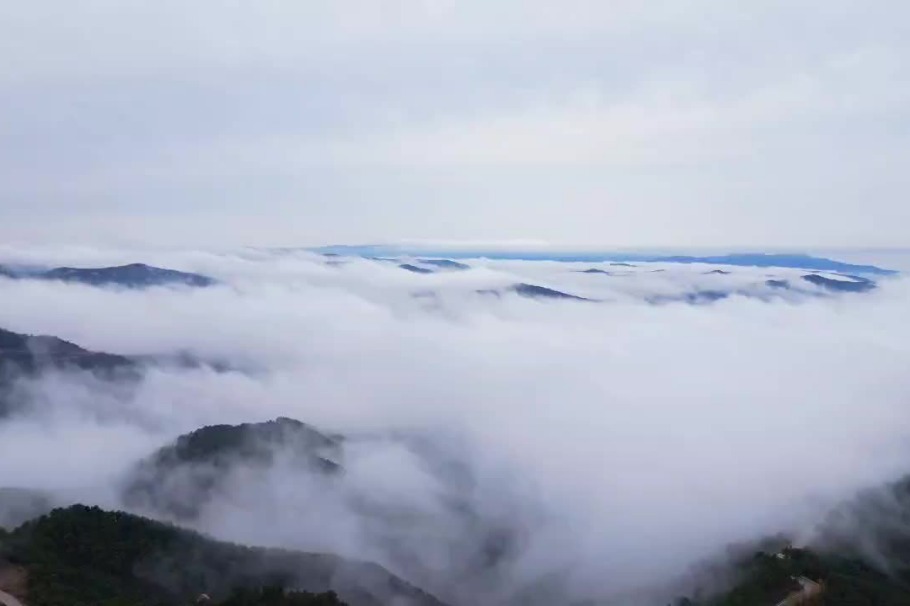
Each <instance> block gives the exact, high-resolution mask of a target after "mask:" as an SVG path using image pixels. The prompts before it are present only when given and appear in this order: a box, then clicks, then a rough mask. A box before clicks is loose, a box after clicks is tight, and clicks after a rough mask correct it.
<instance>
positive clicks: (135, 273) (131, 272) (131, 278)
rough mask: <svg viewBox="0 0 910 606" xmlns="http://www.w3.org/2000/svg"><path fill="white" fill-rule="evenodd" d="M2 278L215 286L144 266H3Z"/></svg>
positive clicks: (190, 276) (207, 280)
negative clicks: (35, 267) (22, 269)
mask: <svg viewBox="0 0 910 606" xmlns="http://www.w3.org/2000/svg"><path fill="white" fill-rule="evenodd" d="M0 275H3V276H5V277H8V278H14V279H31V280H58V281H61V282H75V283H79V284H88V285H90V286H121V287H124V288H147V287H150V286H172V285H173V286H178V285H179V286H193V287H200V288H203V287H207V286H213V285H214V284H216V283H217V282H216V281H215V280H214V279H213V278H209V277H208V276H203V275H201V274H194V273H187V272H182V271H176V270H173V269H165V268H162V267H153V266H151V265H145V264H144V263H131V264H129V265H120V266H117V267H56V268H54V269H48V270H30V271H15V270H12V269H10V268H8V267H7V268H3V267H0Z"/></svg>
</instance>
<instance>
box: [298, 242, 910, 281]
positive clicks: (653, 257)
mask: <svg viewBox="0 0 910 606" xmlns="http://www.w3.org/2000/svg"><path fill="white" fill-rule="evenodd" d="M311 250H312V251H314V252H317V253H321V254H326V253H334V254H341V255H346V256H354V257H367V258H373V257H387V258H395V257H419V256H428V255H433V256H438V257H445V258H448V259H477V258H485V259H491V260H511V261H558V262H566V263H603V262H612V263H614V264H616V265H620V266H631V264H634V263H679V264H693V263H701V264H706V265H732V266H740V267H789V268H793V269H805V270H812V271H831V272H839V273H848V274H869V275H881V276H884V275H895V274H897V273H898V272H896V271H893V270H889V269H883V268H881V267H876V266H874V265H859V264H853V263H845V262H842V261H837V260H834V259H828V258H825V257H815V256H812V255H807V254H800V253H784V254H781V253H763V252H750V253H732V254H724V255H704V256H700V255H666V254H645V253H628V252H609V251H589V252H579V251H565V250H562V251H561V250H557V249H546V250H512V249H510V250H503V249H483V248H472V249H457V250H456V249H453V250H446V249H440V248H434V249H429V248H427V247H409V246H394V245H378V244H366V245H354V246H346V245H338V246H325V247H321V248H316V249H311Z"/></svg>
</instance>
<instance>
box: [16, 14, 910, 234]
mask: <svg viewBox="0 0 910 606" xmlns="http://www.w3.org/2000/svg"><path fill="white" fill-rule="evenodd" d="M908 56H910V3H908V2H906V0H871V1H870V0H855V1H852V0H826V1H825V2H821V1H818V0H812V1H809V0H779V1H778V0H749V1H747V0H744V1H742V2H730V1H729V0H673V1H661V0H649V1H647V2H645V1H642V0H628V1H627V0H590V1H588V0H563V1H561V2H553V1H552V0H549V1H543V0H460V1H456V0H412V1H407V0H286V1H280V0H257V1H255V2H250V1H238V0H220V1H217V2H216V1H212V0H194V1H193V2H186V1H185V0H154V1H152V0H145V1H133V0H30V1H29V2H9V1H8V2H3V3H0V57H2V59H3V60H2V61H0V238H2V239H5V240H7V241H9V240H15V241H19V240H22V241H30V242H36V241H37V242H60V241H71V240H77V241H92V242H101V241H111V240H119V241H135V240H139V241H144V242H151V243H161V244H189V243H199V244H205V245H237V244H255V245H272V244H274V245H294V244H301V245H304V244H320V243H330V242H364V241H371V242H375V241H394V240H399V239H428V240H435V239H445V240H461V239H464V240H474V241H500V240H515V239H521V240H529V239H530V240H543V241H550V242H556V243H571V244H573V245H578V244H590V245H599V246H603V247H620V246H728V245H729V246H761V245H765V246H903V245H910V237H908V234H910V228H908V224H910V204H908V200H907V191H908V186H910V170H908V156H910V154H908V150H910V66H908V63H910V61H908Z"/></svg>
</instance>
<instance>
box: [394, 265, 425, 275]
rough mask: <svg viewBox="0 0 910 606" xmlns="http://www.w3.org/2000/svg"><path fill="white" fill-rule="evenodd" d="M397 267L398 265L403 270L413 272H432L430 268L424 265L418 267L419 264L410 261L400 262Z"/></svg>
mask: <svg viewBox="0 0 910 606" xmlns="http://www.w3.org/2000/svg"><path fill="white" fill-rule="evenodd" d="M398 267H400V268H401V269H403V270H405V271H409V272H411V273H414V274H431V273H433V270H432V269H427V268H426V267H419V266H417V265H413V264H411V263H402V264H401V265H399V266H398Z"/></svg>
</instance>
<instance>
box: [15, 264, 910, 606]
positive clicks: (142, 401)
mask: <svg viewBox="0 0 910 606" xmlns="http://www.w3.org/2000/svg"><path fill="white" fill-rule="evenodd" d="M135 254H136V251H134V250H133V251H130V250H123V251H117V250H113V249H111V250H107V251H105V250H91V249H84V250H83V251H82V253H81V257H80V258H81V259H82V260H83V261H85V262H88V261H89V260H92V261H95V260H100V259H124V260H126V259H127V258H129V257H131V256H132V255H135ZM149 254H150V255H151V256H152V258H153V259H154V260H155V262H159V263H162V264H167V265H168V266H171V267H178V268H180V269H185V270H189V271H200V272H202V273H207V274H209V275H212V276H214V277H217V278H219V279H222V280H224V281H225V282H226V284H225V285H223V286H218V287H213V288H208V289H196V290H194V289H181V288H174V289H171V288H153V289H148V290H145V291H115V290H105V289H98V288H90V287H84V286H78V285H63V284H57V283H45V282H28V281H19V282H13V281H5V280H0V290H2V295H3V296H2V297H0V301H2V303H0V325H2V326H4V327H5V328H9V329H12V330H17V331H21V332H29V333H44V334H54V335H57V336H60V337H62V338H65V339H68V340H72V341H74V342H77V343H79V344H80V345H82V346H84V347H87V348H89V349H95V350H101V351H108V352H111V353H122V354H141V353H150V352H154V353H160V352H166V351H174V350H187V351H190V352H193V353H195V354H197V355H202V356H215V357H218V358H219V359H226V360H229V361H232V362H235V363H237V364H239V365H241V366H251V367H254V368H255V369H256V370H255V372H226V373H219V372H215V371H213V370H206V369H196V370H177V369H173V368H167V367H157V368H151V369H149V370H148V372H147V374H146V378H145V379H144V381H142V382H141V383H140V384H138V385H130V386H123V385H119V386H114V387H111V386H110V385H107V384H105V383H104V382H103V381H99V380H97V379H89V378H86V377H83V376H80V375H71V374H67V373H64V374H57V375H53V376H48V377H45V378H43V379H41V380H39V381H37V382H34V381H33V382H28V383H23V384H22V385H21V386H20V388H21V389H22V390H23V391H22V393H25V394H27V395H28V397H29V399H30V402H31V405H32V409H31V410H32V412H31V413H29V414H25V415H19V416H16V417H14V418H12V419H8V420H6V421H4V422H3V423H2V424H0V441H2V443H3V444H4V445H11V446H12V448H13V449H14V451H15V452H17V453H18V456H16V457H12V458H11V457H5V458H4V460H3V462H0V477H3V478H4V480H3V483H4V484H10V485H17V486H20V487H25V488H39V489H57V490H59V491H60V492H61V494H63V495H64V496H66V498H69V499H73V498H79V499H80V500H89V499H93V500H96V501H97V502H100V503H102V504H104V505H107V506H111V505H112V504H116V494H115V488H116V486H117V485H118V482H120V481H121V479H122V478H123V476H124V474H125V473H127V472H128V470H129V469H130V467H131V466H132V465H133V464H135V462H137V461H138V460H139V459H140V458H142V457H144V456H146V455H148V454H149V453H151V452H152V451H153V450H154V449H155V448H157V447H159V446H162V445H164V444H165V443H167V442H168V441H169V440H171V439H173V438H174V437H176V436H177V435H179V434H181V433H184V432H186V431H190V430H193V429H196V428H197V427H199V426H201V425H204V424H214V423H240V422H248V421H259V420H266V419H270V418H275V417H277V416H289V417H293V418H297V419H300V420H302V421H304V422H307V423H311V424H313V425H315V426H317V427H320V428H323V429H325V430H327V431H339V432H342V433H345V434H347V435H352V436H370V435H372V436H376V435H377V434H378V435H385V434H386V432H388V431H390V430H397V431H404V432H406V433H408V434H409V435H417V436H420V437H421V438H422V439H424V440H428V441H429V443H431V444H435V445H436V448H437V449H438V452H439V453H442V454H440V455H439V456H440V457H441V460H443V461H450V462H457V463H458V464H459V465H462V466H463V467H464V468H465V469H467V471H468V474H469V477H471V478H472V482H473V484H472V488H471V489H470V490H465V489H464V486H461V485H457V484H456V485H454V486H453V485H450V484H447V483H446V482H444V481H441V480H440V477H439V476H438V475H435V474H434V473H432V471H431V470H430V469H428V468H427V466H426V465H427V463H426V458H425V457H423V456H421V455H419V453H416V454H415V451H413V450H412V449H408V448H404V447H403V446H402V443H401V442H395V441H383V440H372V441H371V440H365V441H361V442H357V441H355V442H353V443H352V445H351V446H350V447H349V450H348V452H347V454H346V456H347V460H346V461H345V465H346V468H347V469H348V473H347V474H346V475H345V478H344V480H343V481H342V482H341V484H340V485H339V486H338V487H337V488H334V489H332V490H328V489H324V487H323V488H322V489H320V488H317V486H322V484H319V482H318V481H317V480H315V479H313V478H309V477H301V476H299V474H295V473H294V472H292V471H291V470H290V469H289V468H288V467H287V466H285V465H281V464H278V465H276V466H274V467H273V468H271V469H270V470H269V471H268V472H266V473H257V474H250V473H248V472H245V471H244V470H243V469H238V471H237V473H236V475H234V476H233V477H232V482H233V483H232V484H231V486H233V487H234V488H233V489H232V490H231V491H229V494H230V498H229V499H227V500H226V501H225V502H222V503H219V504H218V506H217V507H214V508H212V509H211V510H210V511H209V512H208V514H207V515H206V516H205V517H204V518H203V519H202V520H200V521H199V522H198V523H197V524H198V527H200V528H202V529H204V530H205V531H207V532H210V533H212V534H214V535H215V536H219V537H222V538H226V539H232V540H239V541H244V542H250V543H261V544H271V545H280V546H284V547H295V548H302V549H319V550H330V551H332V550H334V551H338V552H342V553H347V554H354V555H356V554H358V553H359V554H361V555H362V556H363V557H369V558H371V559H375V560H377V561H378V562H379V563H381V564H384V565H386V566H389V567H390V568H391V569H392V570H393V571H395V572H398V573H401V574H402V575H403V576H405V577H406V578H410V579H411V580H414V581H419V582H420V583H421V584H424V585H426V586H427V587H428V588H429V589H431V590H437V591H440V592H441V593H443V594H444V595H446V596H447V597H450V598H453V599H454V600H455V601H457V602H458V603H471V599H472V597H473V598H475V599H476V597H477V596H479V595H482V596H485V597H488V598H489V597H490V596H494V597H496V598H497V599H498V598H508V597H512V598H514V597H515V596H516V595H520V594H521V591H522V590H525V589H527V588H528V587H529V584H530V583H533V582H541V580H542V579H549V583H550V585H549V587H550V588H551V590H552V591H554V592H556V595H558V596H559V599H565V598H567V597H573V598H574V597H586V596H592V595H593V596H600V595H615V594H617V593H621V592H626V591H632V590H635V589H639V588H641V587H647V588H653V587H655V586H663V584H665V583H667V582H668V581H672V580H673V579H676V578H678V577H679V576H680V575H682V574H684V573H685V572H686V570H687V567H688V566H690V565H692V564H694V563H696V562H698V561H700V560H702V559H704V558H708V557H711V556H714V555H716V554H718V553H721V552H722V551H723V549H724V547H725V545H727V544H728V543H730V542H736V541H746V540H750V539H755V538H758V537H761V536H763V535H766V534H769V533H776V532H779V531H793V532H799V531H804V530H807V529H810V528H811V526H812V525H813V524H814V523H815V522H816V521H817V520H818V519H819V518H820V516H821V515H822V514H823V513H824V512H825V511H826V510H827V509H828V508H829V507H830V506H831V505H832V504H834V503H836V502H838V501H839V500H841V499H844V498H847V497H849V496H851V495H852V494H853V493H854V492H855V491H857V490H859V489H862V488H866V487H870V486H875V485H877V484H879V483H881V482H885V481H888V480H891V479H894V478H896V477H898V476H900V475H902V474H903V473H904V472H905V471H906V469H907V467H906V461H907V460H908V455H910V453H908V451H907V446H906V444H907V442H906V437H907V436H906V431H905V429H904V428H905V427H906V426H907V420H908V419H907V415H908V413H907V410H906V406H905V402H904V394H905V393H906V390H907V387H908V385H907V378H906V372H905V369H906V366H907V363H908V357H910V349H908V346H907V343H910V338H908V337H910V335H908V334H906V332H907V331H906V330H905V328H904V326H905V324H906V323H905V322H902V318H903V316H904V310H905V309H906V302H907V297H908V294H910V284H908V282H907V280H906V279H905V278H896V279H886V280H883V281H882V283H881V286H880V287H879V288H878V289H877V290H876V291H874V292H871V293H865V294H861V295H853V296H843V297H829V298H816V297H804V298H800V299H798V300H792V301H791V300H786V299H784V300H775V301H772V302H762V301H758V300H754V299H748V298H744V297H733V298H731V299H728V300H724V301H719V302H717V303H715V304H712V305H710V306H691V305H682V304H679V305H663V306H651V305H645V304H644V303H643V302H642V296H644V295H646V294H648V293H655V292H656V293H671V292H686V291H690V290H695V289H698V288H703V287H706V286H711V285H715V286H716V285H717V284H720V283H723V284H725V285H727V286H731V287H737V288H738V287H739V286H741V285H744V284H752V283H754V282H756V281H758V282H762V281H763V280H765V279H767V276H768V274H773V275H778V274H781V273H783V274H787V275H790V274H789V273H788V271H790V270H780V271H775V270H766V269H761V270H752V269H744V268H731V270H732V272H733V273H731V274H730V275H704V273H703V270H704V268H701V267H698V266H686V267H674V266H666V267H665V268H666V269H667V270H668V271H665V272H661V273H650V272H649V271H648V270H649V269H650V268H649V267H640V268H637V269H638V270H639V272H638V273H636V274H634V275H623V276H602V275H585V274H580V273H577V272H576V271H574V270H576V269H580V268H582V267H587V265H583V266H582V265H578V266H575V265H571V264H559V263H546V262H539V263H529V262H505V261H503V262H492V261H473V262H472V266H473V267H472V269H471V270H469V271H464V272H440V273H438V274H431V275H416V274H412V273H410V272H406V271H403V270H401V269H399V268H398V267H397V266H396V264H394V263H382V262H376V261H367V260H353V261H351V262H350V263H347V264H342V265H335V266H328V265H326V264H325V262H324V261H325V260H324V259H321V258H318V257H315V256H313V255H311V254H309V253H297V252H293V251H288V252H284V253H275V252H267V251H256V250H247V251H234V252H224V253H211V252H204V251H197V252H189V253H185V252H181V251H179V250H171V251H167V250H159V251H157V252H155V253H149ZM10 255H13V253H12V252H11V249H8V251H7V256H10ZM14 256H15V258H18V259H22V260H24V259H29V260H31V261H32V262H37V261H41V260H45V261H47V260H51V259H53V260H54V261H55V262H56V261H57V260H59V259H61V258H62V257H64V256H66V251H52V250H44V251H40V250H38V251H35V250H18V251H17V252H16V253H15V255H14ZM152 258H147V257H143V258H142V259H141V260H142V261H152ZM129 260H132V261H135V260H137V259H136V258H135V257H134V256H133V257H132V258H129ZM614 269H615V268H614ZM516 282H528V283H534V284H542V285H546V286H549V287H553V288H557V289H559V290H563V291H566V292H571V293H578V294H582V295H586V296H592V298H603V299H609V302H608V303H599V304H591V303H576V302H560V301H556V302H540V301H534V300H526V299H522V298H521V297H518V296H504V297H501V298H498V299H495V298H494V299H489V298H484V297H479V296H476V295H473V294H472V293H473V291H474V290H476V289H478V288H481V287H502V286H505V285H508V284H512V283H516ZM425 290H434V291H436V292H437V293H439V294H438V300H437V301H436V303H434V304H433V305H427V303H426V301H424V300H421V299H420V298H414V297H413V296H412V294H413V293H414V292H419V291H425ZM594 295H596V296H594ZM314 495H316V496H314ZM364 496H368V497H369V498H371V499H374V500H376V501H377V502H378V503H380V504H382V505H383V506H385V507H390V508H393V509H394V508H403V509H406V510H408V511H412V512H417V514H419V516H420V519H422V520H424V523H423V524H422V525H420V526H418V527H417V528H412V529H411V530H408V529H407V528H406V527H402V526H395V525H390V526H382V525H379V526H377V525H376V524H375V521H372V522H371V521H370V518H369V517H365V516H363V514H362V512H359V511H358V510H357V509H356V507H352V506H351V502H352V499H353V501H355V502H356V501H357V499H358V498H362V497H364ZM453 497H459V498H464V499H466V500H467V501H468V502H469V503H470V505H471V507H473V508H475V509H476V510H477V511H478V512H479V513H478V515H479V519H480V522H477V526H471V524H469V523H468V522H466V521H465V518H463V517H461V516H460V515H458V514H456V513H453V510H452V509H451V508H449V507H448V505H447V503H448V499H450V498H453ZM500 524H506V525H507V526H508V527H511V528H513V529H517V530H518V531H520V532H519V533H518V535H517V536H518V537H519V538H518V539H516V543H515V558H514V559H513V560H509V561H508V564H507V565H504V566H502V567H501V568H499V569H497V570H496V574H495V575H492V576H483V575H481V574H478V573H477V571H476V570H474V571H473V572H471V568H470V566H469V563H470V562H472V561H474V560H472V559H471V558H473V557H475V556H476V553H477V543H478V542H479V541H481V539H482V537H484V536H486V535H485V534H484V533H485V532H487V531H489V530H490V529H491V528H497V527H498V525H500ZM390 534H391V535H392V537H393V538H394V539H395V540H396V541H398V542H399V547H400V548H401V549H403V550H404V551H405V552H406V553H408V554H409V555H410V557H411V560H412V561H411V562H410V563H409V560H408V558H404V557H401V556H400V553H399V555H395V554H394V553H393V552H392V551H390V550H389V548H388V547H387V541H388V540H390V539H389V535H390ZM402 546H403V547H402ZM396 553H397V552H396ZM447 558H448V559H447ZM415 561H416V562H418V563H419V565H418V564H416V563H414V562H415ZM454 573H458V574H457V575H455V576H453V574H454ZM459 575H460V576H459ZM559 599H557V600H556V601H559Z"/></svg>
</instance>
